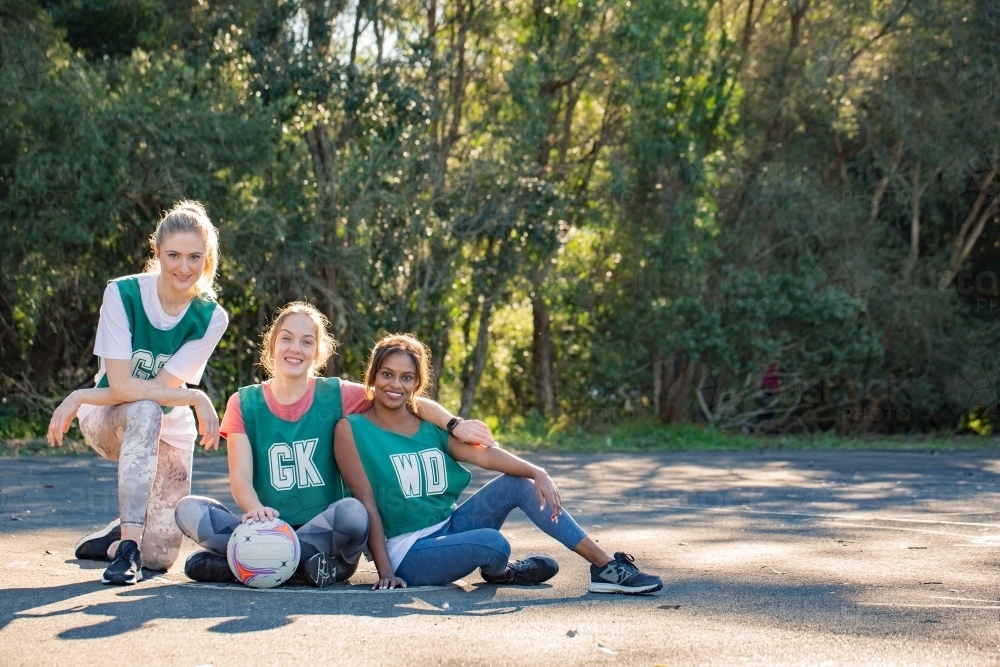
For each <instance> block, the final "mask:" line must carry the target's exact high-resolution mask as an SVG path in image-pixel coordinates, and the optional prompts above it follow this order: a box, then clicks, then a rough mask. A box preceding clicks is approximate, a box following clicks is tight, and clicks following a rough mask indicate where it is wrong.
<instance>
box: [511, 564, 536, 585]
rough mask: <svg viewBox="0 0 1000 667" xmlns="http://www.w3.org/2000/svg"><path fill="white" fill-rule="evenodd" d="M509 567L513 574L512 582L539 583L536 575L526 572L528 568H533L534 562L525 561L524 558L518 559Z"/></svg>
mask: <svg viewBox="0 0 1000 667" xmlns="http://www.w3.org/2000/svg"><path fill="white" fill-rule="evenodd" d="M507 567H509V568H510V573H511V575H512V576H511V579H513V581H512V582H511V583H515V584H537V583H538V579H537V578H536V577H533V576H531V575H530V574H528V573H527V572H526V570H528V569H531V567H532V563H531V562H529V561H524V560H519V561H516V562H514V563H511V564H510V565H508V566H507Z"/></svg>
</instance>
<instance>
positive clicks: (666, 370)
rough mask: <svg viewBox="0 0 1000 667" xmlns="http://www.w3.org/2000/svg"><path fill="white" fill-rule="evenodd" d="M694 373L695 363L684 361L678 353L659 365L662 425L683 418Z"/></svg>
mask: <svg viewBox="0 0 1000 667" xmlns="http://www.w3.org/2000/svg"><path fill="white" fill-rule="evenodd" d="M694 372H695V362H693V361H684V359H683V357H682V356H681V355H680V353H678V352H674V353H673V354H671V355H670V356H669V357H668V358H667V359H666V360H664V361H663V362H662V363H661V373H662V380H661V383H662V384H661V390H660V402H659V408H660V409H659V417H660V421H661V422H663V423H664V424H673V423H676V422H678V421H681V420H682V419H683V418H684V415H685V414H686V412H687V404H688V400H689V396H690V393H691V389H692V387H693V384H694V383H693V378H694Z"/></svg>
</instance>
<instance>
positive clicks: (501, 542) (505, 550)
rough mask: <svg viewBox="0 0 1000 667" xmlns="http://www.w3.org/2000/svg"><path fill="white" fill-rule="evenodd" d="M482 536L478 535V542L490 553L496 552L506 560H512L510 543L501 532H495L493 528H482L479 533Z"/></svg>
mask: <svg viewBox="0 0 1000 667" xmlns="http://www.w3.org/2000/svg"><path fill="white" fill-rule="evenodd" d="M477 532H479V533H480V534H479V535H476V541H477V542H479V544H480V545H481V546H483V547H485V548H486V549H488V550H490V551H495V552H497V554H499V555H501V556H503V558H504V559H508V558H510V542H508V541H507V538H506V537H504V536H503V534H502V533H501V532H500V531H499V530H494V529H492V528H482V529H480V531H477Z"/></svg>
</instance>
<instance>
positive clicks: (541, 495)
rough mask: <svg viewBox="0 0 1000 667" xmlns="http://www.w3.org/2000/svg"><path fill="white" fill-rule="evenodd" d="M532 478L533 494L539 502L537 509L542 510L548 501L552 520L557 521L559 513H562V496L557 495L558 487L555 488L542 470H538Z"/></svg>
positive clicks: (553, 483)
mask: <svg viewBox="0 0 1000 667" xmlns="http://www.w3.org/2000/svg"><path fill="white" fill-rule="evenodd" d="M534 480H535V495H536V496H538V502H539V507H538V509H541V510H544V509H545V503H546V502H548V504H549V507H551V508H552V517H551V518H552V522H553V523H559V515H560V514H562V497H561V496H560V495H559V489H557V488H556V485H555V482H553V481H552V478H551V477H549V474H548V473H547V472H545V471H544V470H539V471H538V473H537V474H536V475H535V477H534Z"/></svg>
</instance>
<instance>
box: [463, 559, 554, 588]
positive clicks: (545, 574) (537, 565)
mask: <svg viewBox="0 0 1000 667" xmlns="http://www.w3.org/2000/svg"><path fill="white" fill-rule="evenodd" d="M558 572H559V563H557V562H556V560H555V559H554V558H553V557H552V556H549V555H548V554H531V555H530V556H526V557H525V558H524V560H516V561H514V562H513V563H507V571H506V572H504V573H503V574H501V575H500V576H499V577H491V576H490V575H488V574H486V573H485V572H483V571H482V570H480V571H479V575H480V576H481V577H482V578H483V581H485V582H486V583H488V584H516V585H519V586H537V585H539V584H541V583H543V582H546V581H548V580H549V579H551V578H552V577H554V576H556V574H557V573H558Z"/></svg>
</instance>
